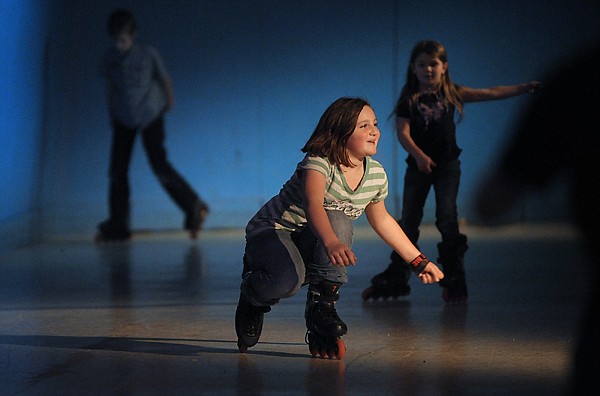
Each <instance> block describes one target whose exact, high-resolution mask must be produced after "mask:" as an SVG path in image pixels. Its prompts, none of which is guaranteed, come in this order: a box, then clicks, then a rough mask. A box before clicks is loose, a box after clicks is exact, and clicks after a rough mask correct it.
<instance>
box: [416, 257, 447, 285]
mask: <svg viewBox="0 0 600 396" xmlns="http://www.w3.org/2000/svg"><path fill="white" fill-rule="evenodd" d="M418 277H419V279H421V282H423V283H435V282H439V281H440V280H441V279H443V278H444V273H443V272H442V271H440V269H439V268H438V266H437V265H435V264H434V263H433V262H431V261H430V262H429V263H427V265H426V266H425V268H424V269H423V272H421V273H420V274H419V275H418Z"/></svg>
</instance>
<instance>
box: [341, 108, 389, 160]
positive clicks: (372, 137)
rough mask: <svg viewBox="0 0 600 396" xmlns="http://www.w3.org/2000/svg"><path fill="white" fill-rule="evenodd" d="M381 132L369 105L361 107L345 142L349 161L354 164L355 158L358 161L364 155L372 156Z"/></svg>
mask: <svg viewBox="0 0 600 396" xmlns="http://www.w3.org/2000/svg"><path fill="white" fill-rule="evenodd" d="M380 135H381V132H380V131H379V128H378V127H377V117H376V116H375V112H374V111H373V109H372V108H371V107H369V106H365V107H363V109H362V111H361V112H360V114H359V115H358V119H357V121H356V128H355V129H354V132H353V133H352V135H351V136H350V139H348V143H346V150H347V151H348V154H349V156H350V161H351V162H352V163H353V164H354V165H358V164H356V161H355V160H357V161H358V162H359V163H360V162H362V161H363V160H364V158H365V157H366V156H372V155H374V154H375V153H377V143H378V142H379V137H380Z"/></svg>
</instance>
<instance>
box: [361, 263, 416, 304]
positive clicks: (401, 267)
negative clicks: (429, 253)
mask: <svg viewBox="0 0 600 396" xmlns="http://www.w3.org/2000/svg"><path fill="white" fill-rule="evenodd" d="M410 273H411V269H410V267H409V266H408V264H406V263H405V262H404V261H397V260H393V261H392V262H391V263H390V265H388V267H387V268H386V270H385V271H383V272H381V273H379V274H377V275H375V276H374V277H373V278H372V279H371V286H369V287H367V288H366V289H365V290H364V291H363V292H362V298H363V300H365V301H367V300H369V299H370V298H372V299H373V300H377V299H379V298H380V297H382V298H384V299H386V298H389V297H392V298H398V297H399V296H408V295H409V294H410V286H409V285H408V280H409V279H410Z"/></svg>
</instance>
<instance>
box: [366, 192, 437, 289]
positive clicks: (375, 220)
mask: <svg viewBox="0 0 600 396" xmlns="http://www.w3.org/2000/svg"><path fill="white" fill-rule="evenodd" d="M366 213H367V219H368V220H369V224H370V225H371V227H373V230H375V232H376V233H377V235H379V236H380V237H381V239H383V241H384V242H385V243H387V244H388V245H390V246H391V247H392V249H394V250H395V251H396V253H398V254H399V255H400V257H402V259H403V260H404V261H406V262H407V263H410V262H413V261H414V260H415V259H417V258H418V257H420V256H421V252H420V251H419V249H417V248H416V247H415V245H413V244H412V242H411V241H410V239H408V237H407V236H406V234H405V233H404V230H402V228H401V227H400V226H399V225H398V223H397V222H396V220H395V219H394V218H393V217H392V216H391V215H390V214H389V213H388V211H387V209H386V207H385V203H384V202H383V201H380V202H371V203H370V204H369V205H368V206H367V209H366ZM418 276H419V278H420V279H421V281H422V282H423V283H433V282H438V281H439V280H440V279H442V278H443V277H444V274H443V273H442V271H440V269H439V268H438V267H437V265H435V264H434V263H433V262H431V261H430V262H429V263H427V265H426V266H425V268H423V270H422V271H421V272H420V273H419V275H418Z"/></svg>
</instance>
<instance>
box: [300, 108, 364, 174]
mask: <svg viewBox="0 0 600 396" xmlns="http://www.w3.org/2000/svg"><path fill="white" fill-rule="evenodd" d="M365 106H370V104H369V102H367V101H366V100H365V99H361V98H346V97H344V98H339V99H338V100H336V101H335V102H333V103H332V104H331V105H329V107H328V108H327V109H326V110H325V112H324V113H323V115H322V116H321V119H320V120H319V123H318V124H317V126H316V128H315V130H314V132H313V133H312V135H311V136H310V138H309V139H308V141H307V142H306V144H305V145H304V147H303V148H302V152H304V153H308V154H312V155H316V156H319V157H326V158H327V159H329V162H331V163H332V164H335V165H345V166H353V164H352V163H351V162H350V158H348V153H347V151H346V144H347V143H348V139H350V136H351V135H352V133H354V130H355V128H356V122H357V120H358V116H359V114H360V112H361V111H362V109H363V108H364V107H365Z"/></svg>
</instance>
